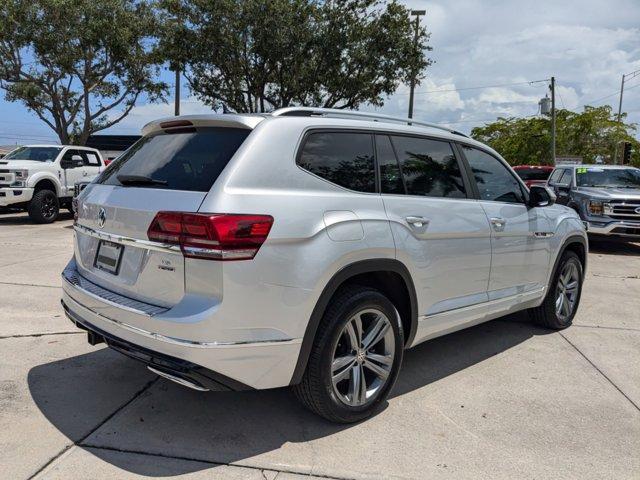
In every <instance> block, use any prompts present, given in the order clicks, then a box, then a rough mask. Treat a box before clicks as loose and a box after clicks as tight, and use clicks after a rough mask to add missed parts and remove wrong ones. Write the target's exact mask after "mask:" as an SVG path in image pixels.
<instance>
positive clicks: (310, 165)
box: [298, 132, 376, 192]
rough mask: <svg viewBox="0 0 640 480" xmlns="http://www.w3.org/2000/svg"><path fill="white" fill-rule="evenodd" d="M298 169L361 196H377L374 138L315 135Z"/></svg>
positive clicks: (343, 134) (310, 138)
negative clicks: (364, 194)
mask: <svg viewBox="0 0 640 480" xmlns="http://www.w3.org/2000/svg"><path fill="white" fill-rule="evenodd" d="M298 165H299V166H300V167H302V168H304V169H305V170H307V171H309V172H311V173H314V174H316V175H318V176H319V177H322V178H324V179H325V180H328V181H330V182H331V183H335V184H336V185H340V186H341V187H345V188H348V189H350V190H355V191H358V192H375V191H376V181H375V167H374V161H373V138H372V135H371V134H368V133H355V132H315V133H311V134H310V135H309V136H308V137H307V140H306V142H305V144H304V146H303V147H302V151H301V152H300V156H299V158H298Z"/></svg>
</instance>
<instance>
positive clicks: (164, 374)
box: [147, 365, 209, 392]
mask: <svg viewBox="0 0 640 480" xmlns="http://www.w3.org/2000/svg"><path fill="white" fill-rule="evenodd" d="M147 369H149V370H150V371H151V372H153V373H155V374H156V375H160V376H161V377H164V378H166V379H167V380H171V381H172V382H175V383H177V384H179V385H182V386H184V387H188V388H191V389H192V390H197V391H199V392H208V391H209V389H208V388H206V387H203V386H202V385H200V384H199V383H196V382H194V381H193V380H190V379H188V378H184V377H179V376H177V375H174V374H172V373H168V372H165V371H163V370H159V369H158V368H155V367H152V366H151V365H147Z"/></svg>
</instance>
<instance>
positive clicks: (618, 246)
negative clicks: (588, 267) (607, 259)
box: [589, 238, 640, 256]
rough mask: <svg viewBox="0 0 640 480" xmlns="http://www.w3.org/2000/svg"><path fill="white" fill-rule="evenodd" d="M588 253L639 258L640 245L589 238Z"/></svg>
mask: <svg viewBox="0 0 640 480" xmlns="http://www.w3.org/2000/svg"><path fill="white" fill-rule="evenodd" d="M589 252H590V253H597V254H602V255H631V256H640V243H631V242H625V241H621V240H616V241H612V240H601V239H593V238H589Z"/></svg>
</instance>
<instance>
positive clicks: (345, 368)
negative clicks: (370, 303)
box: [331, 308, 396, 407]
mask: <svg viewBox="0 0 640 480" xmlns="http://www.w3.org/2000/svg"><path fill="white" fill-rule="evenodd" d="M395 353H396V352H395V337H394V332H393V328H392V326H391V321H390V320H389V318H388V317H387V316H386V315H385V314H384V313H382V312H381V311H380V310H377V309H372V308H369V309H365V310H361V311H359V312H358V313H356V314H355V315H353V316H352V317H351V318H350V319H349V321H348V322H347V323H346V324H345V326H344V327H343V329H342V332H341V333H340V336H339V337H338V342H337V343H336V346H335V349H334V352H333V357H332V362H331V379H332V384H333V390H334V392H335V394H336V395H337V396H338V398H339V399H340V400H341V401H342V402H343V403H345V404H346V405H349V406H351V407H361V406H364V405H367V404H369V403H371V402H372V401H373V400H374V399H375V398H376V397H377V395H378V394H379V393H380V391H381V390H382V389H383V387H384V386H385V385H386V383H387V381H388V378H389V375H390V374H391V369H392V367H393V361H394V358H395Z"/></svg>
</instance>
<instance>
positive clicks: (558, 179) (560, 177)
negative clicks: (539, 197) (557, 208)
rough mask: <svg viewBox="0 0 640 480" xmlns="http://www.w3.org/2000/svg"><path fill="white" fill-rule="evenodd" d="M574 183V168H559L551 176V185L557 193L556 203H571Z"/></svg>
mask: <svg viewBox="0 0 640 480" xmlns="http://www.w3.org/2000/svg"><path fill="white" fill-rule="evenodd" d="M572 185H573V169H572V168H558V169H557V170H555V171H554V172H553V175H552V176H551V177H550V178H549V186H550V187H551V188H552V189H553V192H554V193H555V194H556V203H559V204H561V205H566V204H568V203H569V198H570V193H571V187H572Z"/></svg>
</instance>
